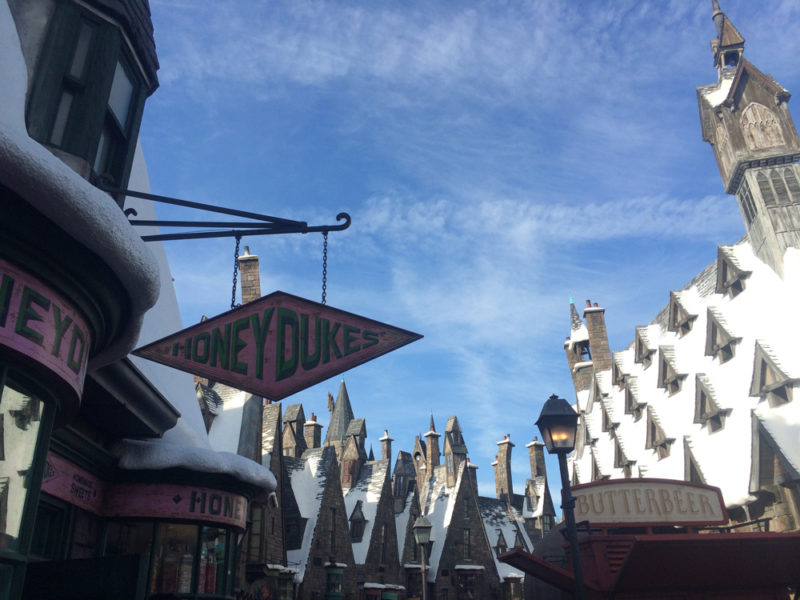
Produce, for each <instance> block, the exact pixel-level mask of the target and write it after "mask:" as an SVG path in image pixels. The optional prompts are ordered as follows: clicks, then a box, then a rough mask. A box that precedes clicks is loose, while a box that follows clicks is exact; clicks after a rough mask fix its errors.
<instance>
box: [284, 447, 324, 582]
mask: <svg viewBox="0 0 800 600" xmlns="http://www.w3.org/2000/svg"><path fill="white" fill-rule="evenodd" d="M335 462H336V453H335V451H334V450H333V448H331V447H326V448H312V449H310V450H306V451H305V452H304V453H303V456H302V457H301V458H293V457H290V456H286V457H284V459H283V464H284V468H285V469H286V473H287V475H288V477H289V482H290V484H291V489H292V494H293V496H294V499H295V500H296V502H297V508H298V509H299V511H300V516H301V517H302V518H303V519H305V522H306V524H305V530H304V531H303V540H302V543H301V546H300V548H296V549H294V550H287V551H286V559H287V561H288V563H289V564H292V565H297V569H298V571H297V574H296V575H295V579H296V581H298V582H300V581H303V576H304V575H305V567H306V563H307V562H308V556H309V552H310V550H311V542H312V541H313V538H314V530H315V529H316V528H317V521H318V518H319V513H320V509H321V508H322V497H323V495H324V494H325V485H326V483H327V481H328V474H329V472H330V469H331V468H333V467H334V465H335Z"/></svg>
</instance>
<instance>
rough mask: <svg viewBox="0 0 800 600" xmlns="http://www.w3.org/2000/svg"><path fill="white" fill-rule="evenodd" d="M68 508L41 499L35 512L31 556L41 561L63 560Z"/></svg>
mask: <svg viewBox="0 0 800 600" xmlns="http://www.w3.org/2000/svg"><path fill="white" fill-rule="evenodd" d="M67 509H68V507H67V505H66V504H64V503H63V502H58V501H55V500H54V501H47V500H45V499H42V501H41V502H39V506H38V508H37V510H36V527H35V529H34V532H33V541H32V542H31V555H33V556H35V557H36V558H41V559H43V560H57V559H60V558H63V546H64V542H65V537H66V536H65V535H64V532H65V530H66V528H67V512H68V510H67Z"/></svg>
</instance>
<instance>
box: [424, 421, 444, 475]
mask: <svg viewBox="0 0 800 600" xmlns="http://www.w3.org/2000/svg"><path fill="white" fill-rule="evenodd" d="M424 437H425V445H426V446H427V450H428V456H426V457H425V458H426V461H425V462H426V463H427V464H426V467H427V470H426V473H425V477H426V478H427V479H431V478H432V477H433V468H434V467H438V466H439V457H440V454H439V438H440V437H442V434H441V433H436V426H435V425H434V424H433V415H431V427H430V431H428V433H426V434H425V435H424Z"/></svg>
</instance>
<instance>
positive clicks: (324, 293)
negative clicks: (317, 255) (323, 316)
mask: <svg viewBox="0 0 800 600" xmlns="http://www.w3.org/2000/svg"><path fill="white" fill-rule="evenodd" d="M322 237H323V238H324V239H325V241H324V242H323V244H322V303H323V304H327V301H328V232H327V231H325V232H323V234H322Z"/></svg>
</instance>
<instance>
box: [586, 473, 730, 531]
mask: <svg viewBox="0 0 800 600" xmlns="http://www.w3.org/2000/svg"><path fill="white" fill-rule="evenodd" d="M572 495H573V496H574V497H575V519H576V520H577V521H589V523H590V524H591V525H592V526H595V525H596V526H604V525H606V526H610V525H634V524H635V525H722V524H724V523H727V522H728V515H727V512H726V510H725V504H724V503H723V501H722V493H721V492H720V491H719V489H718V488H715V487H711V486H707V485H699V484H694V483H687V482H684V481H676V480H670V479H611V480H604V481H597V482H593V483H588V484H585V485H576V486H574V487H573V488H572Z"/></svg>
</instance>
